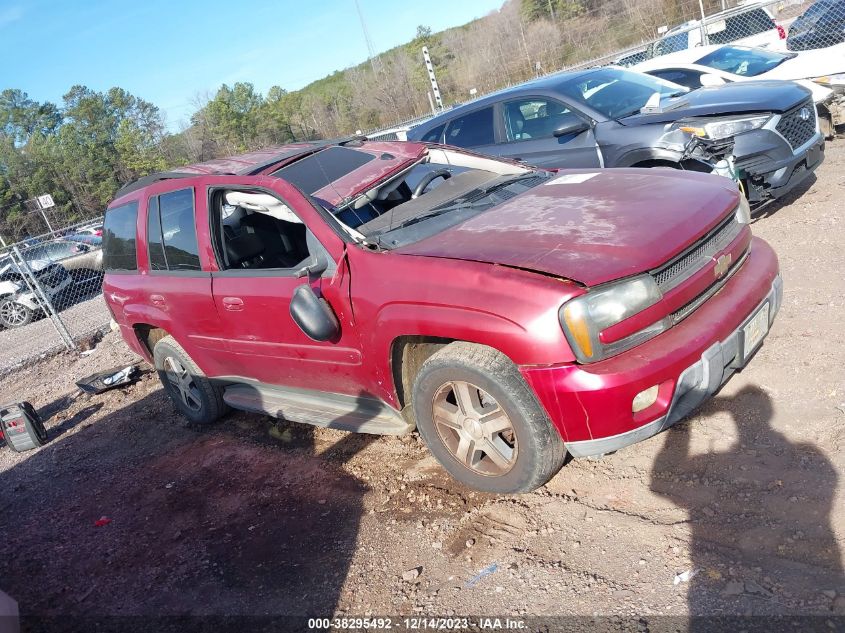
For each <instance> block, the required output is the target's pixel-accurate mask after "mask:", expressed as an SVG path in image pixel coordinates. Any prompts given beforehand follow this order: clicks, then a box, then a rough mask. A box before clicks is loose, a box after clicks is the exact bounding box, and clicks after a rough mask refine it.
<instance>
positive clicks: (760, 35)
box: [648, 6, 786, 58]
mask: <svg viewBox="0 0 845 633" xmlns="http://www.w3.org/2000/svg"><path fill="white" fill-rule="evenodd" d="M728 43H734V44H744V45H746V46H759V47H760V48H771V49H775V50H786V30H785V29H784V28H783V27H782V26H780V25H779V24H778V23H777V22H775V18H774V16H773V15H772V13H771V12H770V11H769V10H768V9H767V8H766V7H760V6H755V7H753V8H750V9H749V7H748V6H744V7H737V8H736V9H730V10H728V11H722V12H721V13H716V14H714V15H711V16H708V17H707V20H706V21H705V23H704V26H703V27H702V21H701V20H691V21H689V22H685V23H684V24H681V25H680V26H676V27H675V28H673V29H670V30H669V31H668V32H667V33H666V35H664V36H663V37H661V38H660V39H659V40H657V41H656V42H654V43H653V44H652V45H651V46H650V47H649V54H648V57H649V58H652V57H659V56H660V55H666V54H667V53H676V52H678V51H683V50H686V49H688V48H695V47H696V46H705V45H707V44H728Z"/></svg>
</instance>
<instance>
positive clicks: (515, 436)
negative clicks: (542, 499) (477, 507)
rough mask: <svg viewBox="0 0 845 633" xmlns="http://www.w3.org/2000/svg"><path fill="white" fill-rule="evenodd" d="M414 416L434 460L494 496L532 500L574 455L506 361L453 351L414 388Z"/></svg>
mask: <svg viewBox="0 0 845 633" xmlns="http://www.w3.org/2000/svg"><path fill="white" fill-rule="evenodd" d="M413 405H414V414H415V416H416V419H417V426H418V428H419V431H420V434H421V435H422V436H423V439H425V442H426V444H427V445H428V447H429V450H431V452H432V454H434V456H435V457H436V458H437V460H438V461H439V462H440V463H441V464H442V465H443V467H444V468H445V469H446V470H447V471H449V473H450V474H451V475H452V476H453V477H454V478H455V479H457V480H458V481H461V482H463V483H465V484H467V485H468V486H471V487H473V488H476V489H478V490H482V491H485V492H494V493H514V492H530V491H531V490H534V489H536V488H538V487H540V486H542V485H543V484H545V483H546V482H547V481H548V480H549V479H551V478H552V477H553V476H554V475H555V474H556V473H557V472H558V470H560V468H561V466H562V465H563V463H564V460H565V457H566V449H565V447H564V445H563V441H562V440H561V438H560V435H558V433H557V431H556V430H555V429H554V427H553V426H552V423H551V421H550V420H549V418H548V416H547V415H546V413H545V411H544V410H543V408H542V407H541V406H540V403H539V402H538V401H537V398H536V396H535V395H534V393H533V392H532V391H531V389H529V387H528V385H527V384H526V383H525V381H524V380H523V378H522V376H521V375H520V373H519V370H518V369H517V368H516V366H515V365H514V364H513V363H512V362H511V361H510V359H508V358H507V357H506V356H505V355H504V354H502V353H501V352H498V351H496V350H494V349H492V348H489V347H485V346H483V345H476V344H473V343H452V344H450V345H447V346H446V347H444V348H443V349H441V350H440V351H438V352H436V353H435V354H433V355H432V356H431V357H430V358H429V359H428V360H427V361H426V362H425V363H423V365H422V367H421V368H420V372H419V374H418V375H417V378H416V380H415V381H414V391H413Z"/></svg>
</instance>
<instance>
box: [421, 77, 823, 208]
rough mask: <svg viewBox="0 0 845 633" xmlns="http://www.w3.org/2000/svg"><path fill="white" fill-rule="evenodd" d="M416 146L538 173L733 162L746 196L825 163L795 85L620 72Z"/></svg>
mask: <svg viewBox="0 0 845 633" xmlns="http://www.w3.org/2000/svg"><path fill="white" fill-rule="evenodd" d="M408 138H409V139H410V140H417V141H419V140H422V141H426V142H440V143H446V144H449V145H458V146H461V147H469V148H473V149H475V150H477V151H480V152H483V153H485V154H492V155H496V156H503V157H507V158H513V159H516V160H524V161H525V162H527V163H529V164H533V165H539V166H541V167H567V168H568V167H589V168H594V167H657V166H662V167H683V168H685V169H693V170H698V171H711V170H712V169H714V165H716V164H717V163H718V161H719V160H720V159H727V158H728V157H731V158H732V160H735V163H736V169H737V170H738V175H737V177H738V178H739V179H740V181H741V182H742V184H743V187H744V190H745V192H746V195H747V196H748V199H749V200H750V201H751V202H754V203H760V202H765V201H768V200H772V199H774V198H778V197H780V196H782V195H784V194H785V193H786V192H787V191H790V190H791V189H793V188H794V187H795V186H796V185H798V183H800V182H801V181H802V180H803V179H804V178H806V177H807V176H808V175H809V174H810V173H811V172H812V171H813V170H815V169H816V168H817V167H818V166H819V165H820V164H821V162H822V160H823V157H824V136H823V135H822V134H821V133H820V132H819V129H818V121H817V118H816V115H815V108H814V106H813V101H812V96H811V94H810V92H809V91H808V90H807V89H806V88H803V87H801V86H799V85H797V84H794V83H791V82H762V81H761V82H755V83H753V84H751V83H733V84H728V85H725V86H719V87H716V88H702V89H700V90H694V91H690V90H688V89H687V88H685V87H683V86H679V85H678V84H674V83H670V82H667V81H664V80H662V79H659V78H657V77H651V76H649V75H645V74H642V73H636V72H632V71H629V70H624V69H621V68H598V69H593V70H584V71H576V72H569V73H560V74H558V75H554V76H550V77H545V78H543V79H539V80H536V81H532V82H529V83H526V84H522V85H519V86H515V87H513V88H508V89H506V90H503V91H501V92H497V93H494V94H491V95H488V96H487V97H485V98H483V99H479V100H477V101H473V102H472V103H468V104H466V105H464V106H461V107H458V108H454V109H452V110H449V111H448V112H444V113H443V114H441V115H439V116H437V117H434V118H433V119H431V120H429V121H427V122H425V123H423V124H421V125H420V126H418V127H416V128H414V129H412V130H411V131H409V132H408Z"/></svg>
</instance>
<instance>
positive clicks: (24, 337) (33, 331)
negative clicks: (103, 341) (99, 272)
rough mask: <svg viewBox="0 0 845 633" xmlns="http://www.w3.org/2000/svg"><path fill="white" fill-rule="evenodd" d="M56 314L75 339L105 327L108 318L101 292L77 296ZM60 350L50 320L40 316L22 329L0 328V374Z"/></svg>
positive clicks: (58, 341) (61, 345)
mask: <svg viewBox="0 0 845 633" xmlns="http://www.w3.org/2000/svg"><path fill="white" fill-rule="evenodd" d="M59 316H60V317H61V319H62V321H63V322H64V324H65V327H66V328H67V329H68V331H69V332H70V335H71V336H72V337H73V339H74V340H78V339H79V338H82V337H85V336H87V335H89V334H91V333H92V332H96V331H97V330H100V329H102V328H104V327H106V326H108V324H109V321H110V320H111V315H109V311H108V308H106V304H105V301H103V295H102V294H97V295H95V296H93V297H89V298H85V297H80V300H79V301H78V302H77V303H75V304H74V305H72V306H70V307H68V308H66V309H64V310H62V311H60V312H59ZM60 349H64V344H63V343H62V339H61V338H60V336H59V334H58V332H56V328H55V326H54V325H53V322H52V321H51V320H50V319H47V318H43V317H40V318H37V319H36V320H34V321H32V323H30V324H29V325H25V326H24V327H21V328H14V329H11V330H6V329H0V373H6V372H9V371H11V370H14V369H17V368H19V367H21V366H23V365H24V364H26V363H31V362H36V361H37V360H39V358H45V357H46V356H48V355H50V354H52V353H54V352H56V351H57V350H60Z"/></svg>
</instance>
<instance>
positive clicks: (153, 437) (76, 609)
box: [0, 377, 378, 630]
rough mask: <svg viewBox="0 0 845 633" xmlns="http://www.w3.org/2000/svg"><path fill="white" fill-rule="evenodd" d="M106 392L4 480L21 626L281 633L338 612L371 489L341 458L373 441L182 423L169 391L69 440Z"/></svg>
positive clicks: (276, 426)
mask: <svg viewBox="0 0 845 633" xmlns="http://www.w3.org/2000/svg"><path fill="white" fill-rule="evenodd" d="M149 380H153V378H152V377H147V378H146V379H145V381H149ZM150 386H151V385H146V388H147V389H148V388H149V387H150ZM107 395H109V394H103V396H92V398H91V403H92V404H91V405H89V406H88V407H85V408H84V409H82V410H81V411H80V412H78V413H77V414H76V415H75V416H73V417H72V418H69V419H68V420H66V421H64V422H62V423H60V424H59V425H58V427H57V426H52V427H50V425H48V427H50V428H49V429H48V430H49V431H50V437H51V438H53V441H51V442H50V443H48V444H47V445H46V446H44V447H43V448H41V449H40V450H37V451H33V452H32V453H31V454H29V456H28V457H27V458H26V459H25V460H24V461H22V462H20V463H18V464H17V465H15V466H14V467H13V468H11V469H9V470H6V471H5V472H2V473H0V533H2V534H4V544H5V548H4V550H5V553H4V556H2V557H0V579H2V589H3V590H4V591H6V592H7V593H8V594H9V595H11V596H12V597H14V598H15V599H16V600H18V603H19V605H20V610H21V614H22V616H23V617H24V625H25V626H24V627H23V628H24V629H25V630H29V629H33V630H37V629H40V628H43V627H45V626H46V627H47V628H50V629H51V630H52V629H54V628H57V629H59V630H81V629H89V630H93V629H91V625H92V624H97V625H98V626H100V625H106V624H108V623H109V622H111V623H112V624H116V625H117V626H118V628H119V629H120V630H149V625H150V621H149V619H148V618H149V617H159V618H161V617H164V618H177V617H178V618H184V619H181V620H178V626H177V622H176V621H173V622H171V624H173V625H174V626H176V629H174V630H193V629H196V628H206V629H207V628H208V626H212V627H213V629H214V630H221V629H226V630H233V628H236V629H238V630H243V629H244V627H245V626H246V628H248V629H249V628H254V626H253V625H255V626H257V625H258V622H257V621H255V622H252V623H251V624H248V625H247V624H245V623H244V622H243V621H221V620H219V619H218V620H215V619H214V618H222V617H229V616H250V617H254V616H261V617H262V618H267V619H268V620H267V623H268V626H271V628H272V627H275V628H276V630H282V629H286V628H291V626H292V624H291V621H290V620H289V618H291V617H295V616H303V617H304V616H312V617H314V616H316V617H330V616H331V615H332V614H333V613H334V612H335V608H336V607H337V604H338V599H339V596H340V593H341V590H342V588H343V585H344V581H345V580H346V575H347V572H348V570H349V566H350V561H351V559H352V557H353V555H354V554H355V552H356V543H357V539H358V529H359V524H360V520H361V516H362V514H363V497H364V495H365V494H366V493H367V492H368V490H369V487H368V485H367V484H366V483H365V482H364V481H363V480H360V479H359V478H358V477H356V476H355V475H353V474H352V473H351V472H350V471H349V469H348V468H347V467H346V464H347V462H348V461H349V460H350V459H352V458H353V457H354V456H356V455H357V454H358V453H360V452H361V451H363V450H365V449H366V448H367V446H369V445H370V444H371V443H372V442H374V441H375V440H376V439H378V438H377V436H368V435H356V434H347V435H344V436H343V437H342V438H341V439H340V440H339V441H337V442H335V443H334V444H332V443H331V442H330V441H329V442H327V441H326V440H325V439H320V438H318V437H317V436H316V435H315V429H314V428H313V427H308V426H305V425H299V424H292V423H286V422H283V423H277V422H275V421H273V422H271V421H270V419H269V418H264V417H262V416H258V415H254V414H247V413H232V414H230V415H229V416H227V417H226V418H225V419H224V420H223V421H221V422H220V423H218V424H217V425H214V426H212V427H210V428H209V429H207V430H200V431H197V430H194V429H186V428H183V427H181V426H180V425H179V424H178V423H174V420H175V416H176V414H175V413H174V412H173V411H174V410H173V406H172V404H171V403H170V401H169V400H168V399H167V397H166V396H165V395H164V392H163V390H161V389H156V390H155V391H153V392H152V393H150V394H149V395H146V396H145V397H143V398H141V399H139V400H136V401H134V402H131V403H130V404H128V405H127V406H125V407H122V408H119V409H117V410H110V411H108V412H107V413H106V414H105V415H101V417H99V418H98V419H95V420H94V421H93V423H90V424H88V425H86V426H84V427H82V428H80V429H77V430H76V431H75V432H74V433H66V431H67V430H68V429H69V428H70V427H71V426H72V425H73V424H78V423H79V421H81V420H83V419H88V420H90V419H91V416H94V415H96V414H97V413H100V411H99V410H98V407H101V406H104V405H103V403H104V402H109V400H108V399H106V396H107ZM364 397H365V394H362V395H361V402H363V398H364ZM113 401H114V400H113V399H112V400H111V402H113ZM56 406H57V403H53V405H52V407H51V405H48V406H46V407H44V409H45V412H46V413H47V414H49V412H50V411H51V410H52V409H55V408H56ZM72 420H74V421H73V422H72ZM57 429H60V431H59V432H58V433H57ZM268 431H272V432H271V433H269V434H268ZM98 520H100V521H99V523H100V525H99V526H97V524H96V522H97V521H98ZM33 587H36V588H37V591H33V590H32V588H33ZM125 616H142V617H141V618H140V619H134V620H133V619H127V618H126V617H125ZM110 618H111V620H110ZM115 618H117V619H115ZM145 618H146V619H145ZM168 621H169V620H168ZM227 622H228V624H230V625H232V627H233V628H232V627H228V626H224V625H226V624H227ZM45 623H46V624H45ZM48 625H49V626H48ZM135 627H137V629H136V628H135ZM293 628H305V626H304V623H303V626H302V627H299V626H298V625H297V626H293ZM97 630H99V629H97Z"/></svg>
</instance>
